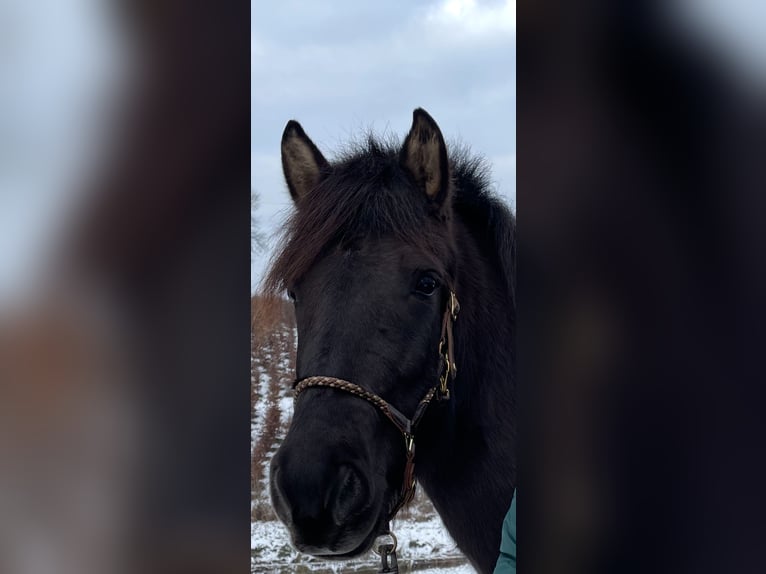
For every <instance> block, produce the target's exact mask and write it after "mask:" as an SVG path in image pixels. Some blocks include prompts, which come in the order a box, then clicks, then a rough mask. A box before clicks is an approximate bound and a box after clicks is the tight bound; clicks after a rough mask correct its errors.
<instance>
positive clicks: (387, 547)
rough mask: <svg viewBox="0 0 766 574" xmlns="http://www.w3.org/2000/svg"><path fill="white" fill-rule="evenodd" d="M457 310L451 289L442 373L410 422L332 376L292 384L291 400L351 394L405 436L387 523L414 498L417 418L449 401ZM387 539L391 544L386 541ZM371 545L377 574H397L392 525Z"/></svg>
mask: <svg viewBox="0 0 766 574" xmlns="http://www.w3.org/2000/svg"><path fill="white" fill-rule="evenodd" d="M458 311H460V303H458V300H457V297H456V296H455V292H454V291H452V290H450V293H449V301H448V304H447V308H446V309H445V311H444V315H443V319H442V327H441V336H440V337H439V356H440V357H441V358H442V363H443V364H442V372H441V374H440V375H439V383H438V384H437V385H436V386H435V387H433V388H431V389H430V390H429V391H428V392H427V393H426V396H425V397H423V399H422V400H421V401H420V403H419V404H418V408H417V409H416V410H415V415H414V416H413V417H412V420H410V419H408V418H407V417H406V416H405V415H403V414H402V413H401V412H400V411H399V410H398V409H396V408H395V407H394V406H393V405H390V404H389V403H388V402H387V401H386V400H385V399H383V398H381V397H379V396H378V395H376V394H375V393H371V392H370V391H368V390H366V389H363V388H362V387H360V386H359V385H355V384H354V383H352V382H350V381H345V380H343V379H337V378H335V377H317V376H315V377H306V378H305V379H303V380H300V381H298V382H297V383H296V385H295V389H294V390H295V394H294V400H295V401H297V400H298V395H300V394H301V393H302V392H303V391H304V390H305V389H308V388H315V387H330V388H333V389H339V390H342V391H346V392H347V393H351V394H352V395H355V396H357V397H359V398H361V399H364V400H366V401H367V402H369V403H371V404H373V405H374V406H376V407H377V408H378V409H379V410H380V411H381V412H382V413H383V414H384V415H385V416H386V418H388V419H389V420H390V421H391V422H392V423H393V424H394V426H396V427H397V428H398V429H399V431H400V432H401V433H402V434H403V435H404V443H405V447H406V448H407V460H406V462H405V466H404V482H403V483H402V494H401V497H400V499H399V502H398V503H397V505H396V506H395V507H394V510H393V511H392V513H391V517H390V518H389V521H390V520H393V519H394V517H395V516H396V514H397V513H398V512H399V510H401V508H402V507H403V506H404V505H405V504H407V503H409V502H410V501H411V500H412V499H413V497H414V496H415V430H416V429H417V427H418V424H419V423H420V419H421V418H422V417H423V415H424V414H425V411H426V408H427V407H428V405H430V404H431V401H432V400H433V398H434V397H436V400H437V401H439V402H441V401H448V400H449V398H450V391H449V387H448V386H447V384H448V383H449V381H450V380H451V379H453V378H454V377H455V376H456V375H457V365H456V364H455V358H454V342H453V336H452V324H453V323H454V322H455V321H456V320H457V314H458ZM386 538H390V541H386ZM376 544H377V546H376V545H375V544H373V552H375V553H376V554H377V555H378V556H380V570H378V574H399V563H398V561H397V559H396V545H397V541H396V536H394V533H393V532H391V525H390V524H389V525H388V532H385V533H384V534H382V535H380V536H379V537H378V538H377V539H376Z"/></svg>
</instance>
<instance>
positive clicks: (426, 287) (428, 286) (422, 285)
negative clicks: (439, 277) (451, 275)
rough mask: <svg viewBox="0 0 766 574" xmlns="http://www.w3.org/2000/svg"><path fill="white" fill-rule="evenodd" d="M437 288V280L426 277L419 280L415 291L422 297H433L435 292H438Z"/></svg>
mask: <svg viewBox="0 0 766 574" xmlns="http://www.w3.org/2000/svg"><path fill="white" fill-rule="evenodd" d="M436 287H437V283H436V279H434V278H433V277H431V276H430V275H424V276H423V277H421V278H420V279H418V284H417V286H416V287H415V291H417V292H418V293H420V294H422V295H433V293H434V291H436Z"/></svg>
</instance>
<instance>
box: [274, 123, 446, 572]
mask: <svg viewBox="0 0 766 574" xmlns="http://www.w3.org/2000/svg"><path fill="white" fill-rule="evenodd" d="M282 164H283V168H284V173H285V179H286V180H287V184H288V187H289V190H290V194H291V195H292V198H293V200H294V203H295V208H296V209H295V211H294V213H293V215H292V218H291V220H290V222H289V226H288V230H287V237H286V239H285V244H284V247H283V250H282V251H281V253H279V254H278V256H277V259H276V260H275V262H274V265H273V267H272V269H271V272H270V275H269V277H268V279H267V282H268V285H269V286H270V288H271V289H272V290H279V291H281V290H286V291H287V292H288V293H289V296H290V298H291V299H292V300H293V301H294V304H295V315H296V320H297V329H298V355H297V369H296V370H297V373H296V374H297V379H298V380H301V379H304V378H306V377H314V376H326V377H335V378H339V379H344V380H346V381H351V382H353V383H354V384H355V385H358V386H359V387H361V388H363V389H364V390H366V391H369V392H370V393H374V394H375V395H377V396H379V397H381V398H383V399H385V400H386V401H388V402H389V403H390V404H391V405H394V406H395V407H396V408H397V409H398V410H400V411H401V412H402V413H404V414H405V415H406V416H407V417H411V416H412V415H413V413H414V411H415V410H416V408H417V406H418V403H419V401H420V400H421V399H422V398H423V396H424V394H426V393H427V391H428V389H429V388H431V387H433V386H434V385H435V384H436V382H437V381H438V377H439V369H440V356H439V351H438V348H439V341H440V330H441V323H442V314H443V312H444V309H445V307H446V305H447V301H448V298H449V291H450V288H451V286H452V284H453V281H454V270H455V244H454V238H453V234H452V207H451V202H450V198H451V195H452V190H453V186H452V183H451V177H450V166H449V163H448V158H447V148H446V145H445V142H444V139H443V137H442V134H441V132H440V130H439V128H438V126H437V125H436V123H435V122H434V120H433V119H432V118H431V117H430V116H429V115H428V114H427V113H426V112H425V111H423V110H421V109H418V110H415V112H414V114H413V123H412V127H411V129H410V132H409V134H408V136H407V138H406V139H405V141H404V143H403V144H402V145H401V146H396V145H393V144H392V145H384V144H380V143H378V142H376V141H374V140H373V139H372V138H370V141H368V142H367V144H366V145H364V146H362V147H361V148H360V149H357V150H355V151H354V152H352V153H349V154H348V155H347V156H345V157H342V158H340V159H339V160H338V161H336V162H332V163H331V162H328V161H327V160H326V159H325V158H324V157H323V156H322V154H321V152H320V151H319V150H318V149H317V147H316V146H315V145H314V143H313V142H312V141H311V140H310V139H309V138H308V137H307V136H306V134H305V133H304V131H303V129H302V128H301V126H300V125H299V124H298V123H297V122H295V121H291V122H289V123H288V124H287V127H286V128H285V131H284V135H283V138H282ZM433 408H434V409H437V408H439V407H437V406H434V407H433ZM429 414H430V413H429ZM405 455H406V449H405V443H404V440H403V437H402V434H401V433H400V432H399V430H397V428H396V427H395V426H394V425H392V424H391V422H390V421H389V420H387V419H386V418H385V417H384V416H381V413H380V411H379V410H378V409H377V408H376V407H375V406H374V405H372V404H371V403H369V402H367V401H365V400H361V399H360V398H359V397H357V396H354V395H352V394H350V393H346V392H341V391H338V390H337V389H332V388H313V389H311V391H310V392H308V391H307V392H303V393H301V395H300V396H299V398H298V400H297V401H296V404H295V412H294V416H293V420H292V424H291V426H290V429H289V432H288V434H287V437H286V438H285V440H284V442H283V443H282V445H281V447H280V448H279V451H278V452H277V453H276V454H275V456H274V458H273V462H272V467H271V490H272V498H273V502H274V507H275V509H276V512H277V514H278V515H279V517H280V519H281V520H282V521H283V522H284V523H285V524H286V525H287V526H288V528H289V529H290V532H291V535H292V539H293V542H294V544H295V546H296V547H297V548H298V549H299V550H301V551H303V552H307V553H310V554H315V555H320V556H324V557H345V556H351V555H355V554H359V553H361V552H363V551H366V550H367V549H368V548H369V547H370V545H371V544H372V542H373V540H374V538H375V537H376V536H377V535H378V534H379V533H381V531H382V530H383V529H384V528H385V526H386V525H387V522H388V520H389V517H390V514H391V512H392V510H393V509H394V508H395V507H396V506H397V504H398V503H399V500H400V496H401V490H402V482H403V469H404V465H405Z"/></svg>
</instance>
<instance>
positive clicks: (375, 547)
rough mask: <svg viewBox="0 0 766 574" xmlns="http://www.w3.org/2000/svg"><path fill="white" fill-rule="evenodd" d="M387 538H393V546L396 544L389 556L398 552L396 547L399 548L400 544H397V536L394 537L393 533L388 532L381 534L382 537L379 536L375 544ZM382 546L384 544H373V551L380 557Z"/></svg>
mask: <svg viewBox="0 0 766 574" xmlns="http://www.w3.org/2000/svg"><path fill="white" fill-rule="evenodd" d="M386 536H388V537H390V538H391V541H392V542H393V544H394V547H393V548H392V549H391V550H390V552H389V554H392V553H394V552H396V547H397V545H398V542H397V540H396V536H394V533H393V532H386V533H385V534H381V535H380V536H378V537H377V538H375V542H377V541H378V540H380V539H381V538H385V537H386ZM381 546H382V544H373V545H372V551H373V552H374V553H375V554H377V555H378V556H380V552H378V548H380V547H381Z"/></svg>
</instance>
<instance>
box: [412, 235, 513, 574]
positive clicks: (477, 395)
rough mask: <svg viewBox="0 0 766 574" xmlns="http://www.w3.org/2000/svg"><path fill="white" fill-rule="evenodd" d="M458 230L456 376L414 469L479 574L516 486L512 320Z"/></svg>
mask: <svg viewBox="0 0 766 574" xmlns="http://www.w3.org/2000/svg"><path fill="white" fill-rule="evenodd" d="M460 232H461V233H460V236H458V237H457V240H458V242H459V243H458V245H461V251H462V253H461V258H460V262H459V267H458V274H457V278H456V279H457V280H456V289H457V292H458V297H459V300H460V305H461V311H460V315H459V317H458V319H457V322H456V323H455V359H456V363H457V366H458V369H457V373H458V374H457V377H456V378H455V380H454V381H452V383H451V384H452V398H451V399H450V400H449V401H448V402H447V403H446V404H444V403H442V404H439V405H438V406H437V407H436V409H435V412H434V413H432V416H430V417H429V418H430V424H428V425H426V426H425V428H424V429H423V433H422V435H421V437H420V443H419V444H418V463H417V465H416V468H417V469H418V477H419V479H420V481H421V483H422V484H423V486H424V488H425V490H426V492H427V493H428V495H429V497H430V498H431V500H432V501H433V502H434V505H435V507H436V509H437V510H438V511H439V514H440V516H441V518H442V520H443V521H444V523H445V525H446V526H447V529H448V530H449V531H450V534H451V535H452V537H453V538H454V539H455V541H456V542H457V543H458V546H460V548H461V550H463V552H464V553H465V554H466V555H467V556H468V557H469V558H471V559H472V561H474V563H475V565H477V566H479V567H480V570H481V571H483V570H485V569H486V568H485V567H487V568H489V569H490V570H491V568H492V567H494V560H496V559H497V552H498V549H499V544H500V528H501V525H502V520H503V517H504V515H505V513H506V511H507V509H508V506H509V505H510V501H511V496H512V493H513V488H514V486H515V483H516V461H515V459H516V454H515V451H516V448H515V435H516V413H515V408H516V406H515V398H514V395H515V382H514V380H513V356H514V354H515V353H514V352H513V343H514V341H513V321H514V319H513V314H512V313H513V308H512V303H511V298H510V294H509V293H508V292H507V291H508V290H507V281H506V280H505V279H504V277H503V275H502V273H499V272H498V270H497V269H496V268H493V266H492V264H491V263H490V261H491V258H489V257H487V256H486V255H484V254H482V253H480V251H479V246H478V245H477V243H476V241H475V240H474V238H473V237H472V236H471V234H470V233H468V231H467V230H466V229H460ZM490 562H491V564H490Z"/></svg>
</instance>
